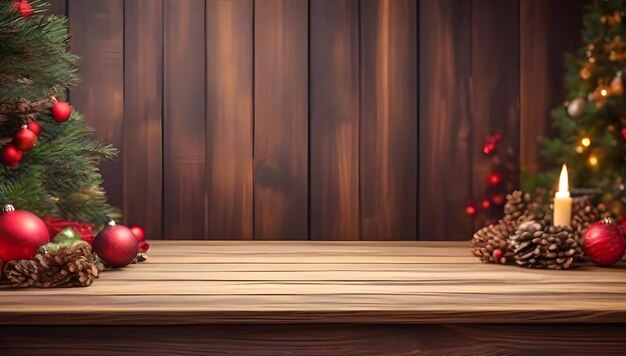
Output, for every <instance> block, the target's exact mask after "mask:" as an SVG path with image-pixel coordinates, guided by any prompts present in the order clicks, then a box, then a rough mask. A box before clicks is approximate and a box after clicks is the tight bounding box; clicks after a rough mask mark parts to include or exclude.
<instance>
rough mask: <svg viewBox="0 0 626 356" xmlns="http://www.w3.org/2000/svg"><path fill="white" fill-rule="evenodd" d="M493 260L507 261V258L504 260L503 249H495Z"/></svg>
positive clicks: (498, 261) (497, 261)
mask: <svg viewBox="0 0 626 356" xmlns="http://www.w3.org/2000/svg"><path fill="white" fill-rule="evenodd" d="M492 255H493V260H494V261H496V263H506V260H504V261H503V260H502V256H504V252H502V250H501V249H499V248H497V249H495V250H493V253H492Z"/></svg>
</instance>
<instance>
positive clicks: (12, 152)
mask: <svg viewBox="0 0 626 356" xmlns="http://www.w3.org/2000/svg"><path fill="white" fill-rule="evenodd" d="M23 156H24V154H23V153H22V151H20V150H18V149H17V147H15V145H14V144H12V143H9V144H7V145H6V146H4V150H2V154H1V155H0V161H2V163H4V164H5V165H7V166H9V167H15V166H17V164H18V163H20V161H21V160H22V157H23Z"/></svg>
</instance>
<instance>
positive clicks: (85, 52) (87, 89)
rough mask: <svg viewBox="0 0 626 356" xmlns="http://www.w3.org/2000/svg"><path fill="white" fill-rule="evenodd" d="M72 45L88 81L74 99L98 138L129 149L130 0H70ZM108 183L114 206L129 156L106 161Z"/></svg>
mask: <svg viewBox="0 0 626 356" xmlns="http://www.w3.org/2000/svg"><path fill="white" fill-rule="evenodd" d="M68 16H69V21H70V24H71V31H72V37H71V41H70V47H71V48H70V49H71V51H72V52H74V53H76V54H78V55H79V56H80V57H81V61H80V64H79V67H80V70H79V75H80V77H81V79H82V82H81V83H80V84H78V85H77V86H75V87H73V88H71V89H70V101H71V104H72V105H73V106H74V108H75V109H76V110H77V111H78V112H81V113H82V114H83V115H84V116H85V121H86V122H87V124H89V125H90V126H92V127H93V128H95V129H96V134H95V137H96V138H97V139H99V140H101V141H103V142H107V143H110V144H113V145H114V146H115V147H117V148H119V149H121V150H124V149H125V148H124V147H123V140H122V129H123V122H122V119H123V117H124V58H123V56H124V1H123V0H108V1H81V0H69V1H68ZM100 171H101V172H102V177H103V179H104V184H103V187H104V189H105V190H106V192H107V196H108V198H109V201H110V203H111V204H113V205H114V206H118V207H121V206H122V205H123V199H124V197H123V186H124V184H123V160H122V159H120V158H117V159H115V160H109V161H106V162H103V163H102V164H101V165H100Z"/></svg>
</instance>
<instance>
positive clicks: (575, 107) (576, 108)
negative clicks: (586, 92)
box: [567, 97, 587, 117]
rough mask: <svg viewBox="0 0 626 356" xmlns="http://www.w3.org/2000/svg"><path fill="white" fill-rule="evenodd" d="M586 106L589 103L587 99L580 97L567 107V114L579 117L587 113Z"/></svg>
mask: <svg viewBox="0 0 626 356" xmlns="http://www.w3.org/2000/svg"><path fill="white" fill-rule="evenodd" d="M586 106H587V102H586V101H585V99H583V98H581V97H578V98H576V99H574V100H572V101H570V103H569V105H567V114H568V115H569V116H570V117H579V116H580V115H582V113H583V112H584V111H585V107H586Z"/></svg>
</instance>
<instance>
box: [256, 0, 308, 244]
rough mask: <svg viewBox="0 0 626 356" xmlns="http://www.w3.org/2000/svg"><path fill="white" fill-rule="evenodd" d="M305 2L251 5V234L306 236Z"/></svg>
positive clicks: (287, 0) (281, 0) (292, 0)
mask: <svg viewBox="0 0 626 356" xmlns="http://www.w3.org/2000/svg"><path fill="white" fill-rule="evenodd" d="M307 5H308V2H307V1H306V0H264V1H260V2H257V3H255V6H254V46H255V52H254V77H255V79H254V110H255V115H254V120H255V124H254V125H255V126H254V174H255V178H254V179H255V180H254V219H255V221H254V224H255V226H254V231H255V233H254V237H255V239H307V238H308V223H307V220H308V202H307V199H308V197H307V194H308V177H307V175H308V168H307V167H308V147H307V146H308V79H307V77H308V76H307V69H308V67H307V66H308V59H307V58H308V40H307V37H308V34H307V31H308V8H307Z"/></svg>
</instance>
